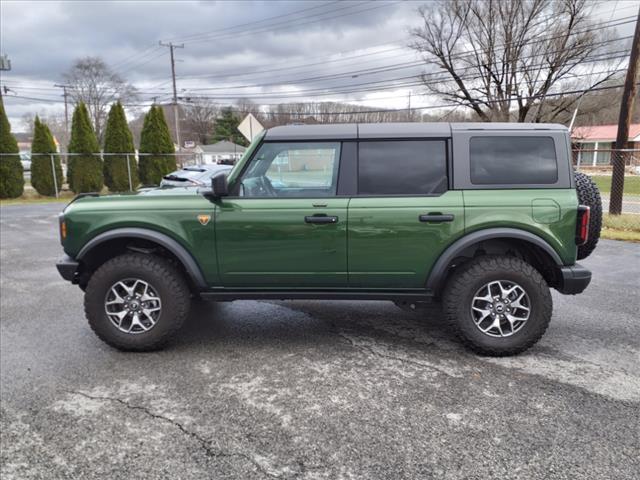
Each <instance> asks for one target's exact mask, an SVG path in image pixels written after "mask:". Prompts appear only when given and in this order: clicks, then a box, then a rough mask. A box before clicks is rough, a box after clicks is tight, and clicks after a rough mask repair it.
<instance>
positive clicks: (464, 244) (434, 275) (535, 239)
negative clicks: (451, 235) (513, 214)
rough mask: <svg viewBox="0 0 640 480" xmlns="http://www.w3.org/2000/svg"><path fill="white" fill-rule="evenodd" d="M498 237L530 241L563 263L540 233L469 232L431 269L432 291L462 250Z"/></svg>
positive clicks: (521, 231)
mask: <svg viewBox="0 0 640 480" xmlns="http://www.w3.org/2000/svg"><path fill="white" fill-rule="evenodd" d="M496 238H503V239H507V240H508V239H515V240H524V241H526V242H529V243H531V244H533V245H535V246H537V247H540V248H541V249H542V250H543V251H544V252H546V253H547V254H548V255H549V256H550V257H551V258H552V259H553V261H554V262H555V263H556V265H558V266H559V267H561V266H562V265H563V263H562V259H561V258H560V255H558V252H556V251H555V250H554V249H553V247H552V246H551V245H549V243H548V242H547V241H546V240H544V239H543V238H541V237H539V236H538V235H535V234H533V233H531V232H527V231H526V230H519V229H517V228H488V229H485V230H478V231H475V232H472V233H469V234H468V235H465V236H464V237H462V238H459V239H458V240H456V241H455V242H453V243H452V244H451V245H449V247H447V249H446V250H445V251H444V252H443V253H442V254H441V255H440V257H439V258H438V260H437V261H436V263H435V265H434V266H433V268H432V269H431V272H430V273H429V277H428V278H427V289H428V290H430V291H432V292H436V291H438V290H439V289H440V288H441V286H442V282H443V281H444V279H445V278H446V276H447V267H448V266H449V264H450V263H451V262H452V261H453V259H454V258H456V257H457V256H458V255H459V254H460V252H462V251H464V250H465V249H466V248H468V247H470V246H471V245H473V244H475V243H478V242H482V241H484V240H491V239H496Z"/></svg>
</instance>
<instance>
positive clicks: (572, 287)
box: [558, 263, 591, 295]
mask: <svg viewBox="0 0 640 480" xmlns="http://www.w3.org/2000/svg"><path fill="white" fill-rule="evenodd" d="M560 274H561V279H560V285H559V286H558V291H559V292H560V293H564V294H565V295H575V294H577V293H582V292H584V290H585V288H587V286H588V285H589V283H590V282H591V271H590V270H587V269H586V268H584V267H583V266H582V265H580V264H579V263H576V264H575V265H572V266H570V267H562V268H561V269H560Z"/></svg>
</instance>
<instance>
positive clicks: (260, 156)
mask: <svg viewBox="0 0 640 480" xmlns="http://www.w3.org/2000/svg"><path fill="white" fill-rule="evenodd" d="M339 159H340V143H338V142H313V143H311V142H310V143H306V142H305V143H264V144H262V146H261V147H260V149H259V150H258V152H257V153H256V155H255V156H254V157H253V159H252V160H251V164H250V165H249V167H248V169H247V171H246V172H245V174H244V175H243V176H242V181H241V191H240V194H241V195H242V196H245V197H327V196H332V195H335V194H336V185H337V179H338V164H339Z"/></svg>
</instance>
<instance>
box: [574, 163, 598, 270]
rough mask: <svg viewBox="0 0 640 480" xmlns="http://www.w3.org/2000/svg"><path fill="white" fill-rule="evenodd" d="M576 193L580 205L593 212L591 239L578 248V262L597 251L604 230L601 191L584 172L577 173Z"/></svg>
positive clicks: (590, 225) (590, 226)
mask: <svg viewBox="0 0 640 480" xmlns="http://www.w3.org/2000/svg"><path fill="white" fill-rule="evenodd" d="M575 178H576V191H577V193H578V202H579V203H580V205H586V206H587V207H589V208H590V210H591V220H590V222H589V238H588V239H587V241H586V243H585V244H584V245H580V246H579V247H578V260H582V259H583V258H587V257H588V256H589V255H591V253H592V252H593V251H594V250H595V249H596V245H597V244H598V240H599V239H600V229H601V228H602V199H601V198H600V191H599V190H598V186H597V185H596V184H595V182H594V181H593V180H591V177H590V176H589V175H585V174H584V173H582V172H575Z"/></svg>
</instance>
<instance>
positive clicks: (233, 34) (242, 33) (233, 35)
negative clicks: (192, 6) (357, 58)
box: [185, 0, 401, 44]
mask: <svg viewBox="0 0 640 480" xmlns="http://www.w3.org/2000/svg"><path fill="white" fill-rule="evenodd" d="M400 2H401V0H396V1H392V2H390V3H385V4H377V5H375V6H373V7H369V8H364V9H362V10H357V11H353V12H347V13H343V14H340V15H333V13H335V12H337V11H340V10H347V9H350V8H357V7H360V6H363V5H364V4H368V3H369V2H362V3H359V4H356V5H346V6H344V7H340V8H335V9H333V11H331V12H325V13H321V14H320V15H328V14H332V15H331V16H328V17H325V18H316V19H314V20H309V21H307V22H302V23H297V24H294V25H289V26H286V25H287V24H289V23H291V22H292V21H291V20H288V21H285V22H278V23H274V24H272V25H268V26H266V27H264V28H262V27H261V28H262V29H261V28H259V29H257V30H253V29H249V30H247V31H240V32H231V33H226V34H222V35H214V36H212V37H207V38H202V39H198V40H192V41H185V43H187V44H191V43H202V42H208V41H211V40H222V39H227V38H234V39H235V38H237V37H244V36H247V35H256V34H258V33H266V32H269V31H271V30H272V29H273V28H274V27H280V28H279V29H278V31H283V30H289V29H290V28H296V27H300V26H303V25H309V24H312V23H318V22H323V21H325V20H334V19H336V18H342V17H347V16H350V15H355V14H358V13H364V12H368V11H371V10H377V9H380V8H386V7H390V6H392V5H396V4H398V3H400ZM297 20H302V19H294V21H297ZM282 25H284V26H282Z"/></svg>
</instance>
